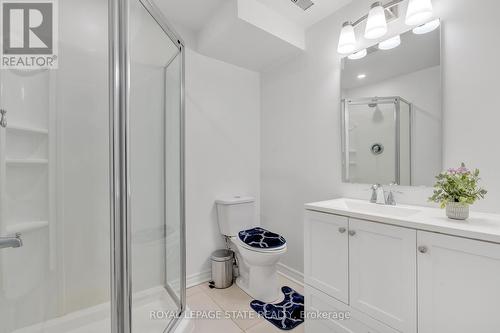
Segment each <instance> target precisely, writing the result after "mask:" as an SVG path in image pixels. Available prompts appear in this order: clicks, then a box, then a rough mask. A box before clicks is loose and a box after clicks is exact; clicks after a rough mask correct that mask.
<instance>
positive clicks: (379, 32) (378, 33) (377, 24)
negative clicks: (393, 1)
mask: <svg viewBox="0 0 500 333" xmlns="http://www.w3.org/2000/svg"><path fill="white" fill-rule="evenodd" d="M386 33H387V21H386V19H385V9H384V7H382V3H381V2H375V3H374V4H372V6H371V9H370V12H369V13H368V20H367V21H366V29H365V38H367V39H377V38H380V37H382V36H383V35H385V34H386Z"/></svg>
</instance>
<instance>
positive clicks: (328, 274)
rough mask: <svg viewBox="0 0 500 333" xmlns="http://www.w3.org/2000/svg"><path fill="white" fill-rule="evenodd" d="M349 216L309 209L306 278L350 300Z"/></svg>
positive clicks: (311, 283)
mask: <svg viewBox="0 0 500 333" xmlns="http://www.w3.org/2000/svg"><path fill="white" fill-rule="evenodd" d="M347 225H348V219H347V217H343V216H337V215H332V214H325V213H319V212H313V211H306V213H305V230H304V238H305V239H304V246H305V253H304V271H305V282H306V283H307V284H309V285H311V286H313V287H315V288H317V289H319V290H321V291H323V292H325V293H327V294H329V295H331V296H332V297H335V298H336V299H338V300H340V301H342V302H345V303H348V301H349V281H348V278H349V272H348V267H349V265H348V259H349V254H348V251H349V249H348V238H349V237H348V233H347V231H348V230H347V229H348V226H347Z"/></svg>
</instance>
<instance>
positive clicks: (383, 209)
mask: <svg viewBox="0 0 500 333" xmlns="http://www.w3.org/2000/svg"><path fill="white" fill-rule="evenodd" d="M339 204H342V205H344V206H345V209H347V210H351V211H356V212H359V213H364V214H370V215H371V214H375V215H384V216H393V217H408V216H412V215H415V214H417V213H419V212H420V210H418V209H415V208H410V207H404V206H387V205H377V204H374V203H371V202H363V201H358V200H347V199H343V200H339Z"/></svg>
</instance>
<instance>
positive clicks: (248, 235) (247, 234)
mask: <svg viewBox="0 0 500 333" xmlns="http://www.w3.org/2000/svg"><path fill="white" fill-rule="evenodd" d="M238 238H239V240H240V241H242V242H243V243H244V244H245V245H246V246H247V247H249V248H252V249H257V250H272V249H282V248H283V247H284V245H285V244H286V239H285V238H284V237H283V236H281V235H280V234H277V233H274V232H272V231H269V230H267V229H264V228H261V227H253V228H251V229H246V230H242V231H240V232H239V233H238Z"/></svg>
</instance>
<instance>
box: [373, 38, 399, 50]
mask: <svg viewBox="0 0 500 333" xmlns="http://www.w3.org/2000/svg"><path fill="white" fill-rule="evenodd" d="M399 45H401V36H400V35H397V36H394V37H392V38H389V39H387V40H384V41H383V42H380V43H379V44H378V48H379V50H392V49H394V48H396V47H398V46H399Z"/></svg>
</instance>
